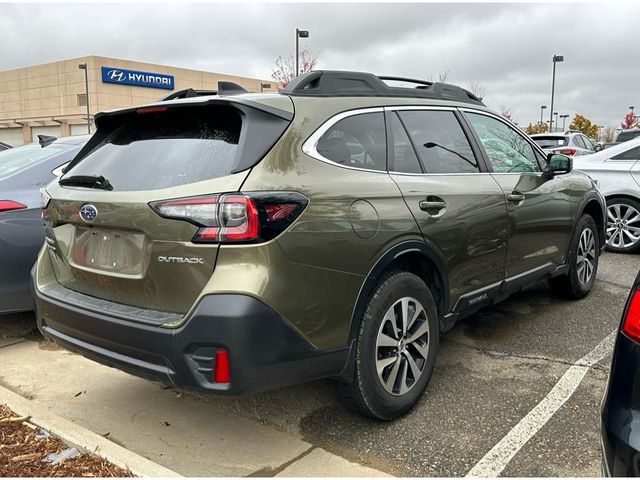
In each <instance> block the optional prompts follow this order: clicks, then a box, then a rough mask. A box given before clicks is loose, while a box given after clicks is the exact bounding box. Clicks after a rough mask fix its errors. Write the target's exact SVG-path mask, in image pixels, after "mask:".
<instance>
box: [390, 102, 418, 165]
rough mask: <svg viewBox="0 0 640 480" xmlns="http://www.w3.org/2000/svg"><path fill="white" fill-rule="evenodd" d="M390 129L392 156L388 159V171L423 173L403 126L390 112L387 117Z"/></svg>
mask: <svg viewBox="0 0 640 480" xmlns="http://www.w3.org/2000/svg"><path fill="white" fill-rule="evenodd" d="M387 118H388V119H389V123H390V127H391V136H392V139H393V143H392V146H393V148H392V154H391V158H389V171H391V172H403V173H423V171H422V167H421V166H420V162H419V161H418V156H417V155H416V152H415V150H414V149H413V145H411V141H410V140H409V136H408V135H407V132H406V130H405V129H404V126H403V125H402V123H401V122H400V119H399V118H398V115H396V113H394V112H391V114H390V115H389V116H388V117H387Z"/></svg>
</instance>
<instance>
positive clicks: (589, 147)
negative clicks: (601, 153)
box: [582, 137, 596, 150]
mask: <svg viewBox="0 0 640 480" xmlns="http://www.w3.org/2000/svg"><path fill="white" fill-rule="evenodd" d="M582 140H584V144H585V145H586V146H587V150H593V149H594V148H596V145H595V144H594V143H593V142H592V141H591V139H590V138H589V137H582Z"/></svg>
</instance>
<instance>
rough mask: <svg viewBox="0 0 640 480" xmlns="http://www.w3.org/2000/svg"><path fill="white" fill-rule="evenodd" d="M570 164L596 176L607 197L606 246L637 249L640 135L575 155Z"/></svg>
mask: <svg viewBox="0 0 640 480" xmlns="http://www.w3.org/2000/svg"><path fill="white" fill-rule="evenodd" d="M573 166H574V168H575V169H578V170H582V171H583V172H585V173H587V174H588V175H589V176H590V177H591V178H593V179H594V180H597V181H598V183H599V184H600V190H601V191H602V194H603V195H604V197H605V198H606V200H607V217H608V218H607V249H609V250H611V251H613V252H625V253H629V252H634V251H637V250H638V248H640V137H639V138H636V139H635V140H629V141H628V142H624V143H621V144H619V145H615V146H613V147H611V148H605V149H604V150H602V151H600V152H597V153H594V154H592V155H584V156H581V157H576V158H574V160H573Z"/></svg>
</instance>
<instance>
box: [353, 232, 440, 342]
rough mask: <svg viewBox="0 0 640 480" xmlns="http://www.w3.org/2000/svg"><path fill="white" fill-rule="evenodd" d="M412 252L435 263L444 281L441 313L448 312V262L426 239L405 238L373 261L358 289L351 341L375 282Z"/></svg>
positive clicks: (354, 306)
mask: <svg viewBox="0 0 640 480" xmlns="http://www.w3.org/2000/svg"><path fill="white" fill-rule="evenodd" d="M410 253H418V254H420V255H423V256H424V257H425V259H427V260H429V261H431V262H432V263H433V264H434V265H435V270H436V271H435V272H434V273H435V274H436V275H437V276H438V278H439V280H440V282H441V283H442V290H443V291H442V296H441V297H442V298H441V300H440V303H441V305H439V307H441V308H440V310H441V312H440V315H441V316H442V317H444V315H445V314H446V313H447V312H448V309H449V302H450V299H449V280H448V277H447V275H446V264H445V262H444V259H443V258H442V256H441V255H440V254H439V253H438V252H437V250H436V249H435V248H434V247H432V246H431V245H429V244H428V243H426V242H425V241H420V240H405V241H403V242H400V243H397V244H395V245H393V246H391V247H389V248H387V249H386V250H385V251H384V252H383V253H382V254H381V255H379V256H378V258H377V259H376V261H375V262H374V263H373V266H372V267H371V269H370V270H369V272H368V273H367V275H366V276H365V278H364V280H363V282H362V285H361V286H360V290H359V291H358V296H357V297H356V301H355V303H354V305H353V310H352V313H351V323H350V326H349V343H351V342H352V341H353V340H354V338H355V336H356V334H357V318H358V316H359V314H361V313H362V309H363V308H364V305H365V302H366V299H367V296H368V293H369V292H370V291H371V289H372V288H373V287H374V285H375V282H376V281H377V280H378V278H379V277H380V275H381V274H382V273H383V272H384V271H386V270H387V268H388V267H389V266H390V265H391V264H392V263H393V262H394V261H396V260H397V259H399V258H400V257H402V256H403V255H407V254H410Z"/></svg>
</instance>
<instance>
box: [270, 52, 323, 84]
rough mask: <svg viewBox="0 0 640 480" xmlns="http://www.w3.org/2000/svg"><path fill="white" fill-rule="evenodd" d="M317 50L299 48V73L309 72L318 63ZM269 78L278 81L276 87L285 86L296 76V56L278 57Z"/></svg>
mask: <svg viewBox="0 0 640 480" xmlns="http://www.w3.org/2000/svg"><path fill="white" fill-rule="evenodd" d="M318 56H319V52H314V51H311V50H308V49H306V48H303V49H302V50H300V74H303V73H307V72H310V71H311V70H313V69H314V68H315V67H316V65H318ZM271 78H273V79H274V80H275V81H276V82H278V88H285V87H286V86H287V85H289V82H290V81H291V80H293V79H294V78H296V58H295V56H294V55H289V56H288V57H286V58H282V57H278V59H277V60H276V63H275V67H273V69H272V70H271Z"/></svg>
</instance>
